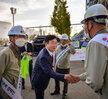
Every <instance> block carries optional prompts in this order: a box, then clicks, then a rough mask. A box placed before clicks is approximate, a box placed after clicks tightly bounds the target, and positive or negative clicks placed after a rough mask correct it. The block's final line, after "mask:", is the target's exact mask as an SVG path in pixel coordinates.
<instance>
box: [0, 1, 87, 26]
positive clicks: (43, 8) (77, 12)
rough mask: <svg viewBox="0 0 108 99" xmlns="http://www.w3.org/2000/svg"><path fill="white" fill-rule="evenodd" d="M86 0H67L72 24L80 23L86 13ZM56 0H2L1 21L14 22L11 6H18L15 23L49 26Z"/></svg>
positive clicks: (0, 7) (0, 6)
mask: <svg viewBox="0 0 108 99" xmlns="http://www.w3.org/2000/svg"><path fill="white" fill-rule="evenodd" d="M85 1H86V0H67V6H68V9H67V10H68V12H69V13H70V16H71V18H70V19H71V24H75V23H80V21H81V20H82V19H83V16H84V13H85ZM54 5H55V3H54V0H0V21H7V22H11V23H12V15H11V11H10V7H15V8H17V12H16V14H15V25H22V26H24V27H32V26H40V25H41V26H47V25H50V19H51V16H52V13H53V10H54Z"/></svg>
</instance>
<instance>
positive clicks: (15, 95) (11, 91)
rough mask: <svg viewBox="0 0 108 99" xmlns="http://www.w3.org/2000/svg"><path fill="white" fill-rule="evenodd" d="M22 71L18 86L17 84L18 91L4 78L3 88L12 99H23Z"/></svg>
mask: <svg viewBox="0 0 108 99" xmlns="http://www.w3.org/2000/svg"><path fill="white" fill-rule="evenodd" d="M21 80H22V77H21V70H20V74H19V79H18V84H17V89H16V88H15V87H14V86H13V85H11V84H10V83H9V82H8V81H7V80H6V79H5V78H4V77H3V78H2V81H1V86H2V88H3V90H4V91H5V92H6V93H7V94H8V95H9V96H10V97H11V98H12V99H23V98H22V96H21V82H22V81H21Z"/></svg>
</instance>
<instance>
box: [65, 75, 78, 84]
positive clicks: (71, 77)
mask: <svg viewBox="0 0 108 99" xmlns="http://www.w3.org/2000/svg"><path fill="white" fill-rule="evenodd" d="M64 79H66V80H68V83H77V82H79V81H80V78H79V77H78V76H76V75H72V74H66V75H65V76H64Z"/></svg>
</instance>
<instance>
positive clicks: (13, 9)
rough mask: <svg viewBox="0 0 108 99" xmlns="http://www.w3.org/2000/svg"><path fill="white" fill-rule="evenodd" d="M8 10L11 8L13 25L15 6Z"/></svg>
mask: <svg viewBox="0 0 108 99" xmlns="http://www.w3.org/2000/svg"><path fill="white" fill-rule="evenodd" d="M10 10H11V14H12V17H13V26H14V15H15V14H16V8H14V7H11V8H10Z"/></svg>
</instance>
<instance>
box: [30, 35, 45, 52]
mask: <svg viewBox="0 0 108 99" xmlns="http://www.w3.org/2000/svg"><path fill="white" fill-rule="evenodd" d="M44 39H45V36H37V37H36V38H35V39H34V40H33V42H32V46H33V51H34V54H38V53H39V52H40V50H41V49H42V48H43V47H45V44H44Z"/></svg>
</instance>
